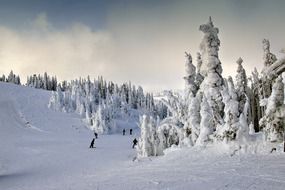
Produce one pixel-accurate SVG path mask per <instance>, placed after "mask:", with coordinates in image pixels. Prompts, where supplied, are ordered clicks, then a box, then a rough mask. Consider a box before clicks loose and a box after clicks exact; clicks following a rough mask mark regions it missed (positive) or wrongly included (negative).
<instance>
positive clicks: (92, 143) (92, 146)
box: [89, 138, 95, 148]
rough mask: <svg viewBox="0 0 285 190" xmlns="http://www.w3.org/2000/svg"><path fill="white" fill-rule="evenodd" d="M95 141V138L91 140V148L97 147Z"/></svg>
mask: <svg viewBox="0 0 285 190" xmlns="http://www.w3.org/2000/svg"><path fill="white" fill-rule="evenodd" d="M94 142H95V138H93V139H92V141H91V144H90V146H89V148H95V147H94Z"/></svg>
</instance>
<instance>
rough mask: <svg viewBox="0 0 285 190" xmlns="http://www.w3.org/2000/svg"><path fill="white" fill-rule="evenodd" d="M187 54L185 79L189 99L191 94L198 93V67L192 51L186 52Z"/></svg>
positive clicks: (186, 95)
mask: <svg viewBox="0 0 285 190" xmlns="http://www.w3.org/2000/svg"><path fill="white" fill-rule="evenodd" d="M185 54H186V58H187V61H186V64H185V66H186V76H185V77H184V80H185V97H186V99H188V98H189V97H190V96H192V97H193V96H195V95H196V93H197V86H196V84H195V79H196V67H195V66H194V65H193V63H192V56H191V54H190V53H187V52H185Z"/></svg>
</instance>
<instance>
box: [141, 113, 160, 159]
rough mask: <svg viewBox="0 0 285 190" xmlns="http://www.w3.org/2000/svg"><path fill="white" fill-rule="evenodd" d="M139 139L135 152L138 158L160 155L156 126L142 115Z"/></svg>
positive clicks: (151, 120) (151, 119)
mask: <svg viewBox="0 0 285 190" xmlns="http://www.w3.org/2000/svg"><path fill="white" fill-rule="evenodd" d="M140 128H141V137H140V139H139V142H138V146H137V151H138V156H139V157H148V156H158V155H162V154H163V152H162V149H159V144H160V139H159V137H158V134H157V130H156V124H155V121H154V119H153V118H152V117H149V116H146V115H143V116H142V118H141V124H140Z"/></svg>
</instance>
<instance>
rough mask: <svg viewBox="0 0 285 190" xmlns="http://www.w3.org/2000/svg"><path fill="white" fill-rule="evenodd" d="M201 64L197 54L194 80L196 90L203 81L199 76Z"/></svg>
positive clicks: (200, 75)
mask: <svg viewBox="0 0 285 190" xmlns="http://www.w3.org/2000/svg"><path fill="white" fill-rule="evenodd" d="M202 64H203V62H202V58H201V54H200V53H199V52H198V53H197V74H196V79H195V83H196V86H197V87H198V88H200V85H201V84H202V82H203V80H204V77H203V75H202V74H201V67H202Z"/></svg>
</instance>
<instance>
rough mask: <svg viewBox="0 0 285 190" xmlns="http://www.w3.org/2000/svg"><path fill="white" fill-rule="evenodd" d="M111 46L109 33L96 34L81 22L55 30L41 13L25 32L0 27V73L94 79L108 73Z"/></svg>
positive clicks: (23, 77)
mask: <svg viewBox="0 0 285 190" xmlns="http://www.w3.org/2000/svg"><path fill="white" fill-rule="evenodd" d="M111 46H112V40H111V37H110V35H109V34H108V33H107V32H104V31H98V32H95V31H93V30H91V29H90V28H89V27H88V26H86V25H82V24H79V23H77V24H73V25H72V26H70V28H66V29H63V30H56V29H54V28H53V27H52V25H51V24H50V23H49V22H48V20H47V17H46V15H45V14H44V13H42V14H39V15H38V17H37V18H36V19H35V20H34V22H32V23H31V27H30V28H29V29H26V30H24V31H19V30H14V29H12V28H9V27H5V26H0V71H1V73H8V72H9V71H10V70H11V69H13V70H14V71H15V72H16V73H20V74H21V76H22V80H25V77H26V76H27V75H31V74H33V73H43V72H44V71H47V72H48V73H51V74H54V75H57V76H58V77H59V78H60V79H73V78H75V77H78V76H87V75H88V74H90V75H91V76H93V77H95V76H98V75H101V74H104V73H105V71H106V70H107V68H106V65H108V64H109V63H107V62H108V61H109V60H108V57H111V56H108V55H110V53H109V52H110V51H111V50H112V47H111ZM111 52H112V51H111Z"/></svg>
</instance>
